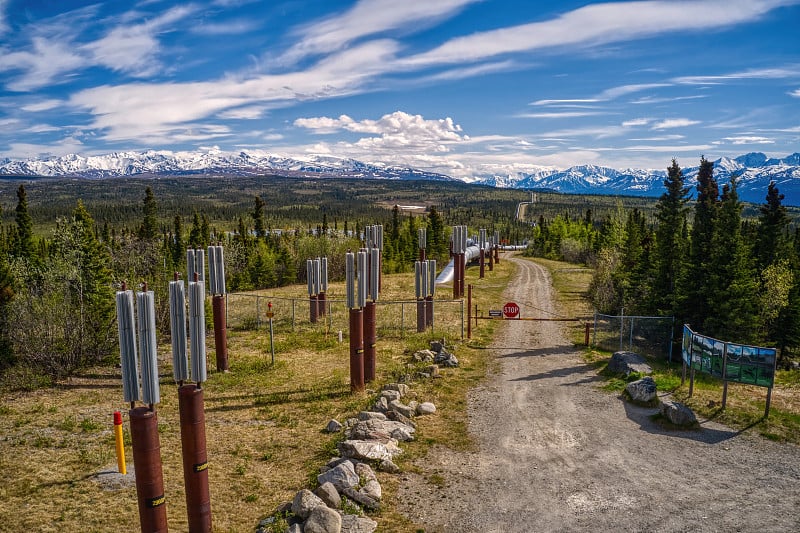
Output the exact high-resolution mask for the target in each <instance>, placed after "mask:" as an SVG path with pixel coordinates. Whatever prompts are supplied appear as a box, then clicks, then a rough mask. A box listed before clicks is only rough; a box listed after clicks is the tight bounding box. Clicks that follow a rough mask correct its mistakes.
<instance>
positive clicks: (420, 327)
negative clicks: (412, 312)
mask: <svg viewBox="0 0 800 533" xmlns="http://www.w3.org/2000/svg"><path fill="white" fill-rule="evenodd" d="M424 332H425V299H424V298H417V333H424Z"/></svg>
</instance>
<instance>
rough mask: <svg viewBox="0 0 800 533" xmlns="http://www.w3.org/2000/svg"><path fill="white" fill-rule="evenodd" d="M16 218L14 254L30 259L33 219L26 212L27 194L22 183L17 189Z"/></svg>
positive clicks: (32, 252) (32, 246)
mask: <svg viewBox="0 0 800 533" xmlns="http://www.w3.org/2000/svg"><path fill="white" fill-rule="evenodd" d="M16 220H17V232H16V235H15V238H14V249H13V252H14V255H15V256H17V257H22V258H25V259H31V258H32V257H33V255H34V245H33V219H32V218H31V215H30V213H28V194H27V193H26V192H25V186H24V185H20V186H19V188H18V189H17V207H16Z"/></svg>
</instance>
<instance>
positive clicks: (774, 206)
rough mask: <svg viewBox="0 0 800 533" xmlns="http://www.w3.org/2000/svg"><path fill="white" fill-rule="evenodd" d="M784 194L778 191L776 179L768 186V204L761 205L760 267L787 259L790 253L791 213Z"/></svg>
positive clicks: (759, 226) (758, 236)
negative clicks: (787, 208)
mask: <svg viewBox="0 0 800 533" xmlns="http://www.w3.org/2000/svg"><path fill="white" fill-rule="evenodd" d="M783 199H784V195H783V194H781V193H780V191H778V187H777V186H776V185H775V182H774V181H771V182H770V184H769V187H768V188H767V198H766V200H767V201H766V204H765V205H762V206H761V207H760V209H759V210H760V212H761V214H760V215H759V217H758V222H759V224H758V231H757V241H756V260H757V261H758V265H759V267H760V268H762V269H763V268H765V267H767V266H768V265H771V264H772V263H774V262H776V261H779V260H781V259H787V258H788V257H789V253H790V247H789V236H788V233H787V230H788V228H789V223H790V222H791V220H790V219H789V215H788V214H787V212H786V207H784V206H783V204H782V201H783Z"/></svg>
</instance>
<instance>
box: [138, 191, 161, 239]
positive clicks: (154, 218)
mask: <svg viewBox="0 0 800 533" xmlns="http://www.w3.org/2000/svg"><path fill="white" fill-rule="evenodd" d="M139 238H140V239H142V240H144V241H152V240H155V239H157V238H158V206H157V204H156V197H155V195H153V189H151V188H150V187H147V189H145V191H144V200H143V201H142V225H141V226H139Z"/></svg>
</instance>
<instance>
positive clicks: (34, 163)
mask: <svg viewBox="0 0 800 533" xmlns="http://www.w3.org/2000/svg"><path fill="white" fill-rule="evenodd" d="M683 172H684V176H686V183H687V185H694V184H695V177H696V175H697V167H691V168H684V169H683ZM265 173H266V174H279V175H288V176H314V177H350V178H384V179H405V180H408V179H425V180H452V179H455V178H453V177H450V176H447V175H444V174H440V173H435V172H429V171H425V170H420V169H416V168H411V167H403V166H392V165H386V164H382V163H366V162H363V161H358V160H355V159H349V158H340V157H333V156H321V155H315V156H308V157H305V158H303V159H300V158H291V157H283V156H278V155H274V154H269V153H266V152H255V151H242V152H222V151H219V150H209V151H197V152H169V151H155V150H148V151H144V152H115V153H111V154H107V155H101V156H88V157H83V156H80V155H75V154H70V155H66V156H62V157H49V158H44V159H28V160H14V161H12V160H10V159H0V176H2V175H7V176H41V177H82V178H91V179H102V178H114V177H119V176H161V175H171V176H175V175H238V176H245V175H247V176H252V175H261V174H265ZM666 174H667V172H666V168H665V169H663V170H653V169H625V170H617V169H613V168H608V167H600V166H596V165H580V166H574V167H570V168H567V169H557V168H553V167H535V168H534V170H532V171H529V172H519V173H515V174H506V175H500V174H482V175H473V176H468V177H466V178H459V179H462V180H463V181H466V182H469V183H477V184H483V185H490V186H494V187H504V188H517V189H550V190H554V191H558V192H564V193H584V194H625V195H635V196H659V195H660V194H661V193H662V192H663V191H664V183H663V182H664V179H665V178H666ZM733 174H737V175H738V176H739V178H738V179H739V196H740V197H741V198H742V199H743V200H745V201H749V202H755V203H762V202H763V201H764V198H765V196H766V191H767V186H768V185H769V182H770V181H775V182H776V183H777V185H778V189H779V190H780V191H781V193H783V194H784V195H785V196H786V199H785V203H786V204H788V205H800V153H794V154H792V155H789V156H787V157H784V158H782V159H774V158H768V157H767V156H766V155H764V154H762V153H759V152H753V153H749V154H745V155H742V156H739V157H736V158H733V159H731V158H727V157H723V158H720V159H718V160H716V161H714V175H715V177H716V178H717V181H718V182H719V183H720V185H722V184H724V183H726V182H727V181H728V179H729V178H730V176H731V175H733Z"/></svg>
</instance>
